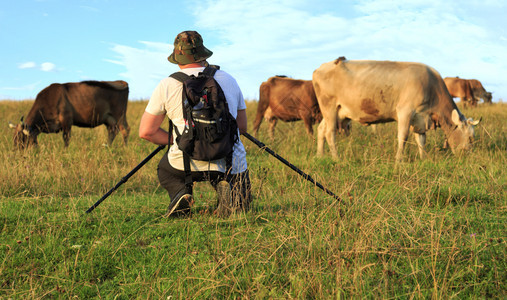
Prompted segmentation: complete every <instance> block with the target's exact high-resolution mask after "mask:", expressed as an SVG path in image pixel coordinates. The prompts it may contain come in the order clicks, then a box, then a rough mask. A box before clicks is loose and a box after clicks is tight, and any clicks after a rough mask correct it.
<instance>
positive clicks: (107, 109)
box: [9, 80, 130, 148]
mask: <svg viewBox="0 0 507 300" xmlns="http://www.w3.org/2000/svg"><path fill="white" fill-rule="evenodd" d="M128 94H129V88H128V84H127V83H126V82H125V81H121V80H118V81H83V82H69V83H63V84H60V83H53V84H51V85H50V86H48V87H46V88H45V89H43V90H42V91H41V92H40V93H39V94H38V95H37V97H36V98H35V102H34V104H33V106H32V108H31V110H30V112H29V113H28V116H27V117H26V120H25V121H24V122H23V118H21V123H20V124H18V125H14V124H12V123H9V126H10V127H11V128H15V129H16V131H15V133H14V144H15V145H17V146H19V147H21V148H23V147H25V146H27V145H37V136H38V135H39V133H41V132H44V133H57V132H60V131H63V141H64V142H65V147H67V146H68V145H69V139H70V129H71V127H72V125H75V126H79V127H89V128H93V127H96V126H99V125H102V124H104V125H106V127H107V130H108V143H109V144H112V142H113V140H114V138H115V136H116V134H117V133H118V131H119V130H120V131H121V133H122V135H123V140H124V142H125V144H127V138H128V135H129V132H130V127H129V125H128V123H127V117H126V112H127V104H128Z"/></svg>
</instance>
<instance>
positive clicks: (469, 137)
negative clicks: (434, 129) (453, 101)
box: [447, 109, 481, 153]
mask: <svg viewBox="0 0 507 300" xmlns="http://www.w3.org/2000/svg"><path fill="white" fill-rule="evenodd" d="M451 120H452V123H453V124H454V126H456V127H455V128H454V130H452V131H451V132H450V134H449V136H448V137H447V140H448V142H449V146H450V147H451V150H452V152H453V153H459V152H462V151H464V150H470V149H471V148H472V143H473V141H474V127H475V126H476V125H477V124H479V122H480V121H481V120H480V119H479V120H475V121H474V120H472V118H469V119H465V117H464V116H463V115H462V114H461V113H460V112H459V111H458V110H456V109H454V110H453V111H452V116H451Z"/></svg>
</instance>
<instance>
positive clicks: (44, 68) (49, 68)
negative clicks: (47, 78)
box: [40, 62, 56, 72]
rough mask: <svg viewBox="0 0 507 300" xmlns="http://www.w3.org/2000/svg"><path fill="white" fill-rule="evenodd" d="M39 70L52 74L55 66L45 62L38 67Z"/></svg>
mask: <svg viewBox="0 0 507 300" xmlns="http://www.w3.org/2000/svg"><path fill="white" fill-rule="evenodd" d="M40 69H41V71H44V72H52V71H55V70H56V66H55V64H53V63H50V62H45V63H42V64H41V65H40Z"/></svg>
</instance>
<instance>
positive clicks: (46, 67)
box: [18, 61, 56, 72]
mask: <svg viewBox="0 0 507 300" xmlns="http://www.w3.org/2000/svg"><path fill="white" fill-rule="evenodd" d="M18 68H19V69H39V70H41V71H44V72H52V71H56V65H55V64H54V63H50V62H45V63H42V64H40V65H37V64H36V63H35V62H33V61H29V62H24V63H21V64H19V65H18Z"/></svg>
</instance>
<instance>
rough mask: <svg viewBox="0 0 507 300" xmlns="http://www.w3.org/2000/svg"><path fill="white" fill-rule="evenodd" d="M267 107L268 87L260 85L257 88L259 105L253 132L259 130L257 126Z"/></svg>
mask: <svg viewBox="0 0 507 300" xmlns="http://www.w3.org/2000/svg"><path fill="white" fill-rule="evenodd" d="M268 106H269V86H268V85H267V84H265V83H262V84H261V86H260V88H259V104H258V105H257V115H256V116H255V121H254V126H253V127H254V132H256V131H257V130H258V129H259V126H260V124H261V122H262V119H263V118H264V113H265V112H266V109H268Z"/></svg>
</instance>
